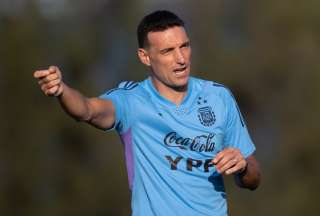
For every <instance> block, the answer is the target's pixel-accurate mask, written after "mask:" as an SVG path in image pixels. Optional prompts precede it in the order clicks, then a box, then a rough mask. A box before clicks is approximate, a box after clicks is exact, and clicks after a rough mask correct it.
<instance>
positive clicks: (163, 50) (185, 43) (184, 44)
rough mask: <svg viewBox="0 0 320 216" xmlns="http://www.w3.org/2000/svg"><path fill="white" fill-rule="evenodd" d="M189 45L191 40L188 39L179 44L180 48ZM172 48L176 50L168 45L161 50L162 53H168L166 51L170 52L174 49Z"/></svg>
mask: <svg viewBox="0 0 320 216" xmlns="http://www.w3.org/2000/svg"><path fill="white" fill-rule="evenodd" d="M189 45H190V41H189V40H188V41H186V42H184V43H182V44H181V45H180V46H179V48H181V47H186V46H189ZM172 50H174V47H168V48H164V49H161V50H160V53H166V52H170V51H172Z"/></svg>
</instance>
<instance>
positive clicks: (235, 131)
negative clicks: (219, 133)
mask: <svg viewBox="0 0 320 216" xmlns="http://www.w3.org/2000/svg"><path fill="white" fill-rule="evenodd" d="M226 106H227V107H226V109H227V113H226V114H227V116H226V121H227V122H226V134H225V138H224V144H225V146H226V147H233V148H238V149H239V150H240V151H241V153H242V155H243V156H244V157H245V158H247V157H248V156H250V155H251V154H252V153H253V152H254V151H255V145H254V144H253V142H252V140H251V137H250V135H249V132H248V130H247V127H246V124H245V122H244V120H243V117H242V115H241V112H240V109H239V107H238V105H237V102H236V100H235V99H234V97H233V95H232V93H231V92H228V93H227V96H226Z"/></svg>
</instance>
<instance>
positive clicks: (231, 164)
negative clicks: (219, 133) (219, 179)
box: [212, 148, 247, 175]
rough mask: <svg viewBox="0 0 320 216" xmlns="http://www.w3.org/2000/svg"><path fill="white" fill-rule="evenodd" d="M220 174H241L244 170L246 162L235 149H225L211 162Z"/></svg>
mask: <svg viewBox="0 0 320 216" xmlns="http://www.w3.org/2000/svg"><path fill="white" fill-rule="evenodd" d="M212 163H213V164H214V165H215V166H216V169H217V171H218V172H219V173H221V174H226V175H231V174H235V173H241V172H243V171H244V170H245V169H246V166H247V161H246V159H245V158H244V157H243V155H242V154H241V152H240V150H239V149H237V148H227V149H224V150H222V151H221V152H219V153H218V154H217V155H216V157H215V158H214V159H213V160H212Z"/></svg>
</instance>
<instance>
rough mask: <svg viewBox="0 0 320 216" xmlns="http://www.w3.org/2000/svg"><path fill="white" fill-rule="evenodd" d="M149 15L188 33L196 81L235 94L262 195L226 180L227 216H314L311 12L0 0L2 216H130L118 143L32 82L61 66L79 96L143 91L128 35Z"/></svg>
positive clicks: (317, 146) (311, 1)
mask: <svg viewBox="0 0 320 216" xmlns="http://www.w3.org/2000/svg"><path fill="white" fill-rule="evenodd" d="M157 9H169V10H172V11H174V12H176V13H177V14H178V15H179V16H181V17H182V18H183V19H184V20H185V21H186V23H187V30H188V33H189V35H190V38H191V44H192V48H193V66H192V71H193V74H194V75H195V76H198V77H202V78H205V79H209V80H215V81H217V82H220V83H223V84H225V85H227V86H229V87H230V88H231V89H232V91H233V92H234V94H235V95H236V98H237V100H238V103H239V105H240V108H241V110H242V112H243V115H244V116H245V118H246V122H247V124H248V127H249V130H250V133H251V135H252V138H253V140H254V142H255V143H256V146H257V153H256V157H257V158H258V160H259V161H260V163H261V168H262V171H263V181H262V184H261V187H260V188H259V189H258V190H257V191H255V192H250V191H246V190H242V189H238V188H237V187H236V186H235V185H234V184H233V181H232V179H226V186H227V192H228V194H229V207H230V215H232V216H233V215H237V216H251V215H252V216H260V215H261V216H270V215H290V216H291V215H293V216H300V215H308V216H309V215H311V216H312V215H319V214H320V213H319V212H320V205H319V200H318V197H319V194H320V189H319V188H320V184H319V182H320V169H319V165H320V159H319V158H320V157H319V156H318V154H319V150H320V142H319V141H320V139H319V138H320V130H319V129H320V127H319V120H320V118H319V117H320V114H319V111H320V64H319V55H320V1H317V0H305V1H298V0H291V1H289V0H282V1H277V0H269V1H261V0H255V1H254V0H219V1H209V0H207V1H205V0H200V1H191V0H189V1H182V0H176V1H170V0H158V1H156V0H149V1H146V0H132V1H116V0H91V1H85V0H77V1H76V0H0V99H1V105H0V117H1V119H2V124H1V125H0V141H1V144H0V215H4V216H16V215H24V216H29V215H30V216H40V215H41V216H56V215H59V216H60V215H68V216H70V215H78V216H80V215H81V216H82V215H97V216H100V215H101V216H102V215H108V216H109V215H115V216H128V215H130V192H129V189H128V184H127V175H126V171H125V164H124V155H123V148H122V145H121V143H120V141H119V138H118V135H117V134H116V133H115V132H111V133H105V132H103V131H99V130H96V129H95V128H92V127H90V126H88V125H85V124H79V123H77V122H75V121H74V120H72V119H71V118H69V117H68V116H67V115H65V114H64V113H63V111H62V110H61V109H60V107H59V105H58V103H57V101H56V99H54V98H47V97H45V96H44V95H43V94H42V93H41V91H40V90H39V88H38V85H37V82H36V80H34V79H33V77H32V73H33V71H34V70H37V69H44V68H47V67H48V66H49V65H58V66H59V67H60V69H61V70H62V71H63V76H64V80H65V81H66V82H67V83H68V84H69V85H71V86H73V87H75V88H77V89H79V90H80V91H81V92H83V93H85V94H86V95H87V96H96V95H100V94H101V93H103V92H104V91H105V90H107V89H110V88H113V87H115V86H116V85H117V83H119V82H120V81H122V80H136V81H138V80H141V79H144V78H145V77H146V76H147V75H148V71H147V68H145V67H144V66H142V65H141V64H140V63H139V61H138V58H137V56H136V48H137V42H136V34H135V31H136V25H137V23H138V22H139V21H140V19H141V18H142V17H143V16H144V15H146V14H147V13H150V12H152V11H153V10H157ZM137 109H138V108H137ZM137 111H138V110H137Z"/></svg>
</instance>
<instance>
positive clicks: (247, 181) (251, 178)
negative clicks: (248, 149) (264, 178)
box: [213, 148, 261, 190]
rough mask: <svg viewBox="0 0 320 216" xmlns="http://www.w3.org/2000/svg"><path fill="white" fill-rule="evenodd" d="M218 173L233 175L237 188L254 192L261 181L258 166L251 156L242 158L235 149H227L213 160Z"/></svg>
mask: <svg viewBox="0 0 320 216" xmlns="http://www.w3.org/2000/svg"><path fill="white" fill-rule="evenodd" d="M213 163H214V164H215V166H216V169H217V171H218V172H219V173H221V174H225V175H234V177H235V182H236V184H237V185H238V186H239V187H242V188H248V189H250V190H255V189H256V188H257V187H258V186H259V184H260V181H261V172H260V168H259V164H258V162H257V160H256V159H255V157H254V156H253V155H250V156H249V157H247V158H244V157H243V155H242V154H241V152H240V150H239V149H237V148H227V149H224V150H223V151H221V152H219V153H218V154H217V156H216V157H215V158H214V159H213Z"/></svg>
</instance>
